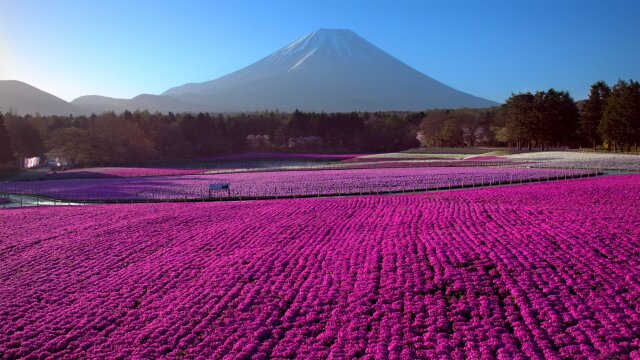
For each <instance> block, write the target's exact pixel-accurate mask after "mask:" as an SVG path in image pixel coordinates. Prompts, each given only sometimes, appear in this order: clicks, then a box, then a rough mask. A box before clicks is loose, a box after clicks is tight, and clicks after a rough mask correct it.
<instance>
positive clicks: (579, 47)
mask: <svg viewBox="0 0 640 360" xmlns="http://www.w3.org/2000/svg"><path fill="white" fill-rule="evenodd" d="M320 27H325V28H348V29H351V30H353V31H355V32H357V33H358V34H360V35H361V36H363V37H364V38H366V39H368V40H369V41H371V42H372V43H374V44H375V45H377V46H378V47H380V48H381V49H383V50H385V51H387V52H389V53H390V54H391V55H393V56H395V57H397V58H398V59H400V60H402V61H404V62H405V63H407V64H408V65H410V66H412V67H413V68H415V69H417V70H419V71H421V72H423V73H425V74H427V75H429V76H431V77H433V78H435V79H437V80H440V81H442V82H444V83H446V84H448V85H451V86H453V87H455V88H458V89H460V90H463V91H466V92H469V93H472V94H474V95H478V96H482V97H485V98H488V99H492V100H495V101H503V100H504V99H505V98H507V97H508V96H509V95H510V94H511V93H512V92H519V91H535V90H538V89H547V88H549V87H554V88H557V89H562V90H568V91H570V93H571V94H572V96H574V98H576V99H581V98H584V97H586V95H587V94H588V88H589V86H590V85H591V84H592V83H593V82H595V81H597V80H600V79H603V80H605V81H607V82H609V83H612V82H615V81H616V80H617V79H618V78H623V79H629V78H633V79H636V80H638V79H640V1H639V0H611V1H605V0H602V1H587V0H582V1H577V0H576V1H569V0H555V1H551V0H543V1H541V0H535V1H523V0H520V1H519V0H512V1H479V0H478V1H445V0H441V1H388V2H375V1H335V0H322V1H307V0H297V1H268V0H263V1H243V0H228V1H188V0H184V1H178V0H176V1H160V0H155V1H151V0H127V1H113V0H109V1H103V0H76V1H74V0H56V1H47V0H0V79H15V80H21V81H25V82H27V83H30V84H32V85H34V86H36V87H39V88H41V89H42V90H45V91H47V92H50V93H52V94H54V95H57V96H59V97H61V98H63V99H65V100H72V99H74V98H76V97H78V96H80V95H88V94H98V95H105V96H112V97H126V98H129V97H133V96H135V95H138V94H140V93H151V94H158V93H161V92H163V91H164V90H166V89H168V88H170V87H173V86H177V85H181V84H184V83H187V82H201V81H206V80H212V79H215V78H217V77H219V76H222V75H224V74H227V73H229V72H231V71H234V70H237V69H239V68H241V67H243V66H246V65H249V64H251V63H253V62H255V61H257V60H259V59H260V58H262V57H264V56H266V55H268V54H270V53H271V52H273V51H275V50H277V49H279V48H280V47H282V46H284V45H286V44H288V43H289V42H291V41H293V40H295V39H296V38H298V37H300V36H303V35H305V34H307V33H309V32H311V31H313V30H315V29H317V28H320Z"/></svg>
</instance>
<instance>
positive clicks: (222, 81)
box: [162, 29, 497, 112]
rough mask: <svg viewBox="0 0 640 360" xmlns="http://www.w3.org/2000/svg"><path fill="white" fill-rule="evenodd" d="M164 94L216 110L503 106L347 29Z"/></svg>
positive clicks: (311, 38)
mask: <svg viewBox="0 0 640 360" xmlns="http://www.w3.org/2000/svg"><path fill="white" fill-rule="evenodd" d="M162 95H167V96H173V97H176V98H178V99H181V100H183V101H184V102H187V103H193V104H206V106H207V107H208V108H210V109H213V110H215V111H254V110H266V109H276V108H277V109H280V110H283V111H292V110H294V109H299V110H304V111H327V112H332V111H353V110H361V111H379V110H380V111H384V110H410V111H417V110H425V109H430V108H462V107H490V106H495V105H497V104H496V103H495V102H493V101H490V100H486V99H482V98H479V97H476V96H473V95H469V94H466V93H464V92H461V91H458V90H456V89H453V88H451V87H449V86H447V85H445V84H443V83H441V82H439V81H436V80H434V79H432V78H430V77H429V76H427V75H424V74H422V73H420V72H419V71H417V70H415V69H413V68H411V67H409V66H408V65H406V64H404V63H403V62H401V61H400V60H398V59H396V58H394V57H393V56H391V55H389V54H388V53H386V52H384V51H382V50H381V49H379V48H377V47H376V46H375V45H373V44H371V43H370V42H368V41H367V40H365V39H364V38H362V37H360V36H359V35H358V34H356V33H354V32H353V31H351V30H341V29H320V30H317V31H314V32H312V33H311V34H309V35H307V36H304V37H302V38H300V39H298V40H296V41H294V42H292V43H291V44H289V45H287V46H285V47H283V48H282V49H280V50H278V51H276V52H274V53H273V54H271V55H269V56H267V57H265V58H263V59H262V60H260V61H258V62H256V63H254V64H252V65H249V66H247V67H245V68H243V69H241V70H238V71H236V72H233V73H231V74H228V75H226V76H223V77H221V78H219V79H216V80H213V81H207V82H204V83H197V84H186V85H183V86H179V87H175V88H172V89H169V90H167V91H166V92H164V93H163V94H162Z"/></svg>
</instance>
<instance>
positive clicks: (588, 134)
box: [578, 80, 611, 150]
mask: <svg viewBox="0 0 640 360" xmlns="http://www.w3.org/2000/svg"><path fill="white" fill-rule="evenodd" d="M610 93H611V89H610V88H609V85H607V84H606V83H605V82H604V81H602V80H601V81H598V82H596V83H595V84H593V85H591V92H590V93H589V99H587V101H586V103H585V105H584V110H583V111H582V114H581V115H580V123H579V126H578V134H579V135H580V137H581V138H582V139H583V140H584V141H585V142H588V143H589V144H591V145H592V146H593V149H594V150H595V149H596V148H597V147H598V144H600V143H601V142H602V138H601V137H600V132H599V131H598V128H599V126H600V122H601V121H602V116H603V114H604V106H605V104H606V101H607V98H608V97H609V94H610Z"/></svg>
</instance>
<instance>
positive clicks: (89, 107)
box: [71, 94, 207, 114]
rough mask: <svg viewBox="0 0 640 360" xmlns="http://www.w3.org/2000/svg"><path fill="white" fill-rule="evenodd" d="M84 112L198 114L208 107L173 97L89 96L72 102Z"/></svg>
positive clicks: (147, 95) (144, 95)
mask: <svg viewBox="0 0 640 360" xmlns="http://www.w3.org/2000/svg"><path fill="white" fill-rule="evenodd" d="M71 104H73V105H74V106H76V107H77V108H78V109H81V110H83V111H84V112H89V113H91V112H93V113H96V114H99V113H103V112H107V111H113V112H116V113H120V112H123V111H125V110H130V111H135V110H141V111H142V110H149V111H151V112H155V111H158V112H161V113H168V112H174V113H176V112H197V111H206V110H207V109H206V106H204V105H198V104H190V103H186V102H184V101H182V100H180V99H177V98H175V97H171V96H163V95H149V94H142V95H138V96H136V97H134V98H133V99H116V98H110V97H106V96H98V95H87V96H81V97H79V98H77V99H75V100H73V101H72V102H71Z"/></svg>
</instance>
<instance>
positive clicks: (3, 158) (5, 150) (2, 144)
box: [0, 113, 16, 165]
mask: <svg viewBox="0 0 640 360" xmlns="http://www.w3.org/2000/svg"><path fill="white" fill-rule="evenodd" d="M15 161H16V157H15V155H14V153H13V149H12V148H11V139H10V138H9V132H8V131H7V127H6V126H5V124H4V117H3V116H2V113H0V165H6V164H14V163H15Z"/></svg>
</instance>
